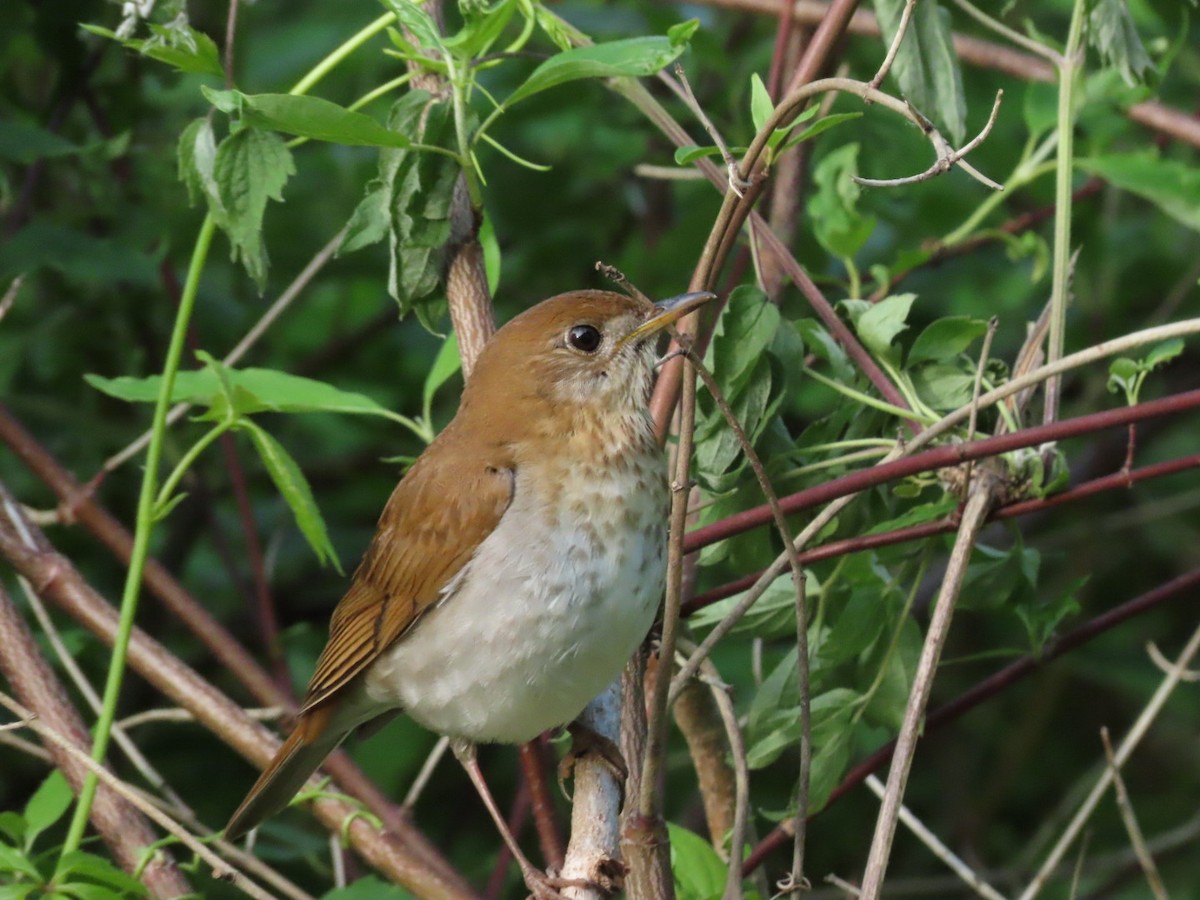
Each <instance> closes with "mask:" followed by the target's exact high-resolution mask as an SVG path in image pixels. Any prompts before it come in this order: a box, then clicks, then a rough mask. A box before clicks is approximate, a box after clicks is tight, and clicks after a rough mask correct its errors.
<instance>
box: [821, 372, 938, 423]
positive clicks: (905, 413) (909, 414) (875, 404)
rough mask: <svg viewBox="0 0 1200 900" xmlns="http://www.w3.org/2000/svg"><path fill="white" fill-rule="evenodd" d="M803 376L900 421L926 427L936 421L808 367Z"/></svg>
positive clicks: (934, 418) (933, 418)
mask: <svg viewBox="0 0 1200 900" xmlns="http://www.w3.org/2000/svg"><path fill="white" fill-rule="evenodd" d="M804 374H805V375H808V376H810V377H811V378H814V379H815V380H817V381H819V382H821V384H823V385H825V386H826V387H830V388H833V389H834V390H835V391H837V392H838V393H839V394H841V395H842V396H844V397H849V398H850V399H851V400H854V401H857V402H858V403H861V404H863V405H864V406H870V407H872V408H874V409H878V410H880V411H882V412H885V413H889V414H891V415H893V416H898V417H899V418H901V419H915V420H916V421H918V422H922V423H924V424H926V425H930V424H932V423H933V422H936V421H937V417H936V416H934V417H932V418H931V417H930V416H926V415H923V414H922V413H919V412H917V411H916V410H912V409H904V408H903V407H900V406H893V405H892V404H890V403H887V402H885V401H883V400H878V399H876V398H875V397H872V396H871V395H870V394H864V393H863V392H862V391H856V390H855V389H854V388H852V387H847V386H846V385H844V384H842V383H841V382H840V381H834V380H833V379H832V378H826V377H825V376H824V375H822V374H821V373H820V372H818V371H816V370H815V369H810V368H809V367H808V366H805V367H804Z"/></svg>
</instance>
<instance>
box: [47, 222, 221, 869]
mask: <svg viewBox="0 0 1200 900" xmlns="http://www.w3.org/2000/svg"><path fill="white" fill-rule="evenodd" d="M215 230H216V222H215V221H214V220H213V217H212V215H211V214H209V215H207V216H205V218H204V224H202V225H201V226H200V233H199V234H198V235H197V236H196V246H195V248H194V249H193V250H192V261H191V264H190V265H189V266H188V273H187V281H186V282H185V283H184V286H183V294H182V296H180V298H179V311H178V312H177V313H176V314H175V326H174V328H173V329H172V331H171V342H170V344H169V345H168V346H167V358H166V361H165V362H164V363H163V377H162V382H161V383H160V384H159V388H158V399H157V401H156V402H155V404H154V418H153V424H152V426H151V435H150V446H149V447H148V448H147V450H146V468H145V470H144V471H143V472H142V489H141V493H140V494H139V495H138V510H137V528H136V531H135V532H134V536H133V550H132V552H131V553H130V556H129V569H128V571H127V572H126V576H125V590H124V592H123V593H122V595H121V615H120V619H119V620H118V622H117V633H116V635H115V637H114V640H113V649H112V658H111V661H110V662H109V667H108V679H107V681H105V683H104V700H103V705H102V706H101V709H100V717H99V719H98V720H97V722H96V734H95V736H94V738H93V740H92V759H94V760H95V761H96V762H98V763H103V762H104V757H105V754H106V753H107V752H108V741H109V738H110V737H111V735H112V726H113V722H114V721H115V720H116V716H117V699H118V697H119V696H120V694H121V682H122V681H123V679H124V677H125V657H126V655H127V653H128V652H129V639H130V636H131V635H132V634H133V620H134V616H135V615H136V613H137V604H138V593H139V589H140V588H141V585H142V571H143V569H145V566H146V559H147V557H148V556H149V552H150V532H151V530H152V529H153V527H154V498H155V494H156V492H157V491H156V486H157V481H158V465H159V461H160V460H161V459H162V447H163V436H164V434H165V433H166V430H167V410H168V409H169V408H170V406H171V391H172V390H173V389H174V387H175V373H176V372H178V371H179V361H180V359H181V358H182V357H183V344H184V338H185V336H186V335H187V329H188V323H189V322H190V321H191V317H192V309H193V308H194V307H195V304H196V294H197V292H198V290H199V287H200V273H201V271H202V270H203V269H204V261H205V259H207V257H208V250H209V247H211V246H212V239H213V232H214V231H215ZM96 785H97V778H96V775H95V773H93V772H89V773H88V775H87V777H86V778H85V779H84V782H83V787H82V788H81V789H80V791H79V803H78V804H76V806H75V814H74V816H73V817H72V819H71V827H70V830H69V831H68V832H67V839H66V841H65V842H64V843H63V848H62V853H63V855H66V854H67V853H70V852H71V851H73V850H77V849H78V848H79V845H80V843H81V842H82V841H83V834H84V831H85V830H86V829H87V823H88V816H89V815H90V814H91V811H92V801H93V800H95V798H96Z"/></svg>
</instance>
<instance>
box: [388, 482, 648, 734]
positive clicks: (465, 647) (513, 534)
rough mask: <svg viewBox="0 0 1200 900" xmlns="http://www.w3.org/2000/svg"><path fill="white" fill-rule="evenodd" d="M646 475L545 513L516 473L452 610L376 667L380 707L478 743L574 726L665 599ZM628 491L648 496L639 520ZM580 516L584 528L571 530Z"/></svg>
mask: <svg viewBox="0 0 1200 900" xmlns="http://www.w3.org/2000/svg"><path fill="white" fill-rule="evenodd" d="M657 462H658V461H656V463H657ZM610 474H611V473H610ZM642 475H644V473H634V472H630V473H629V475H628V477H627V478H618V479H615V480H614V479H611V478H609V479H603V480H600V481H598V482H593V484H594V486H593V487H591V488H590V489H589V492H588V494H587V495H586V496H579V495H577V494H576V495H574V496H572V497H571V498H570V502H569V503H568V502H566V501H565V500H563V498H562V496H561V494H559V496H558V497H556V498H555V499H556V500H558V501H559V502H556V503H550V504H547V503H546V502H545V501H546V498H544V497H543V498H540V499H539V498H536V497H534V496H532V493H531V491H529V490H528V486H527V485H523V484H522V481H521V478H520V475H519V474H518V478H517V483H516V489H515V492H514V499H513V504H512V506H511V507H510V508H509V509H508V511H507V512H506V513H505V515H504V517H503V518H502V519H501V521H500V524H499V525H498V526H497V528H496V530H495V531H494V532H492V534H491V535H489V536H488V537H487V538H486V539H485V540H484V542H483V543H482V544H481V545H480V546H479V549H478V551H477V552H476V554H475V556H474V557H473V558H472V560H471V561H470V563H468V564H467V566H466V567H465V568H464V570H463V572H462V573H461V577H460V578H459V579H456V582H455V583H452V584H451V591H449V592H448V593H447V596H446V598H445V599H444V601H442V602H441V603H440V604H439V605H438V606H437V607H436V608H434V609H432V610H430V611H429V612H428V613H426V614H425V615H424V616H423V617H422V618H421V620H420V621H419V622H418V624H417V625H416V627H414V628H413V629H412V630H411V631H410V632H409V633H408V634H406V635H405V636H404V637H403V638H401V639H400V640H399V641H397V642H396V643H395V644H394V645H393V646H392V647H391V648H389V649H388V650H387V651H385V652H384V653H383V654H382V655H381V656H380V658H379V659H378V660H377V661H376V662H375V663H374V664H373V665H372V667H371V669H370V670H369V671H368V673H367V677H366V680H365V687H366V691H367V694H368V695H369V696H370V698H371V699H372V700H373V701H375V702H378V703H385V704H387V705H389V706H399V707H401V708H403V709H404V711H405V712H406V713H408V715H410V716H412V717H413V718H414V719H415V720H417V721H418V722H420V723H421V724H422V725H424V726H425V727H427V728H429V729H431V730H433V731H437V732H440V733H442V734H448V735H452V736H456V737H464V738H468V739H470V740H472V741H480V742H484V741H502V742H506V743H520V742H524V741H528V740H531V739H532V738H534V737H535V736H536V735H538V734H540V733H541V732H543V731H545V730H547V729H550V728H554V727H557V726H560V725H565V724H567V723H569V722H570V721H571V720H572V719H574V718H575V716H577V715H578V714H579V713H580V712H581V711H582V709H583V707H584V706H586V705H587V703H588V701H589V700H591V699H592V698H593V697H595V696H596V695H597V694H599V693H600V692H601V691H602V690H603V689H604V688H605V687H607V686H608V685H609V684H610V683H611V682H612V680H613V678H615V677H616V676H617V675H618V674H619V673H620V671H621V669H622V667H623V666H624V665H625V663H626V662H627V661H628V660H629V658H630V656H631V655H632V654H633V651H634V649H635V648H636V647H637V645H638V644H639V643H640V642H641V641H642V640H643V639H644V638H645V636H646V633H647V632H648V631H649V628H650V625H651V624H652V622H653V620H654V614H655V611H656V609H657V606H658V601H659V599H660V597H661V596H662V589H663V579H664V572H665V531H664V525H663V514H664V512H665V484H663V485H662V488H661V489H656V490H654V491H653V494H654V495H655V496H654V497H650V498H648V497H646V496H644V495H645V492H646V487H645V485H646V481H645V479H644V477H637V476H642ZM631 490H640V491H641V492H642V494H643V496H641V497H640V498H639V500H640V501H641V502H635V503H634V504H632V506H633V507H635V508H634V509H632V510H631V505H630V504H629V503H628V502H627V499H628V492H629V491H631ZM622 501H626V502H622ZM580 513H583V514H584V515H585V516H586V522H587V527H584V528H576V529H570V528H566V527H564V522H565V521H572V522H575V521H579V515H580Z"/></svg>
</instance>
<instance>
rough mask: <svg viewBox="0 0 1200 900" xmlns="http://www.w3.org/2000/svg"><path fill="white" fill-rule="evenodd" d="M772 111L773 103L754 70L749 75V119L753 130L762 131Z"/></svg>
mask: <svg viewBox="0 0 1200 900" xmlns="http://www.w3.org/2000/svg"><path fill="white" fill-rule="evenodd" d="M773 112H775V104H774V103H772V102H771V95H770V94H768V93H767V86H766V85H765V84H763V80H762V79H761V78H759V77H758V73H757V72H755V73H753V74H752V75H751V76H750V121H752V122H753V123H754V130H755V131H762V129H763V126H764V125H766V124H767V119H769V118H770V117H771V113H773Z"/></svg>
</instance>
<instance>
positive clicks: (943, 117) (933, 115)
mask: <svg viewBox="0 0 1200 900" xmlns="http://www.w3.org/2000/svg"><path fill="white" fill-rule="evenodd" d="M1117 2H1119V0H1117ZM904 5H905V0H875V14H876V15H877V16H879V22H880V25H881V26H882V30H883V39H884V42H885V43H886V44H887V45H888V46H890V45H891V43H892V41H893V39H894V38H895V36H896V31H897V29H898V28H899V27H900V16H901V13H902V12H903V11H904ZM892 74H893V75H894V76H895V78H896V81H898V82H899V84H900V92H901V93H902V94H903V95H904V96H905V97H907V98H908V100H909V101H910V102H911V103H912V104H913V105H914V106H916V107H917V109H919V110H921V111H922V112H924V114H925V115H927V116H928V117H929V118H930V119H932V120H933V121H934V122H936V123H937V125H938V126H939V127H940V128H942V129H944V130H945V132H946V135H947V136H948V137H949V138H950V140H951V141H953V142H954V143H955V144H960V143H962V140H963V137H964V135H965V134H966V130H967V125H966V118H967V99H966V93H965V92H964V90H963V83H962V69H961V67H960V65H959V62H958V54H957V53H955V52H954V44H953V42H952V41H951V39H950V16H949V14H948V13H947V12H946V10H944V9H942V7H941V5H940V4H939V3H937V2H936V0H924V2H921V3H918V4H917V5H916V7H915V8H914V9H913V12H912V21H911V22H910V24H909V27H908V31H906V32H905V35H904V39H903V40H902V41H901V42H900V47H899V49H898V50H897V51H896V60H895V62H894V63H893V64H892Z"/></svg>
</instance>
